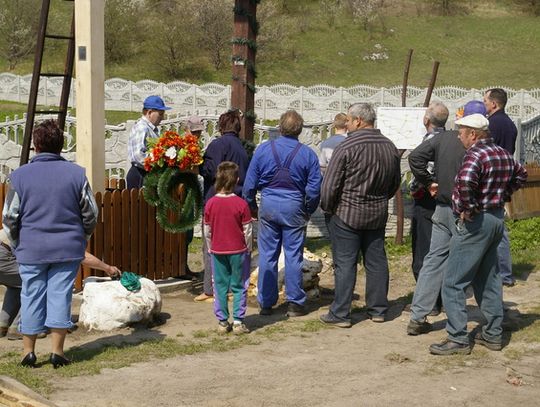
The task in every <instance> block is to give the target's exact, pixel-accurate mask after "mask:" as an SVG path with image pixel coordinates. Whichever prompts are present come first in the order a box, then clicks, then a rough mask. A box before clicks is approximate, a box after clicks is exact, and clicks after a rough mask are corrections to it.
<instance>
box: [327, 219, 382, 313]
mask: <svg viewBox="0 0 540 407" xmlns="http://www.w3.org/2000/svg"><path fill="white" fill-rule="evenodd" d="M328 229H329V232H330V240H331V241H332V257H333V260H334V265H335V271H334V272H335V296H334V301H333V302H332V305H330V314H331V315H332V316H333V317H335V318H336V319H339V320H342V321H349V322H350V320H351V303H352V299H353V294H354V287H355V284H356V272H357V264H358V255H359V254H360V253H362V260H363V264H364V268H365V270H366V305H367V308H368V313H369V314H370V315H371V316H383V315H384V314H386V311H387V310H388V281H389V274H388V259H387V258H386V252H385V250H384V233H385V231H384V228H382V229H376V230H357V229H353V228H351V227H349V226H348V225H346V224H345V223H343V221H342V220H341V219H340V218H339V217H337V216H336V215H333V216H332V217H331V218H330V222H329V223H328Z"/></svg>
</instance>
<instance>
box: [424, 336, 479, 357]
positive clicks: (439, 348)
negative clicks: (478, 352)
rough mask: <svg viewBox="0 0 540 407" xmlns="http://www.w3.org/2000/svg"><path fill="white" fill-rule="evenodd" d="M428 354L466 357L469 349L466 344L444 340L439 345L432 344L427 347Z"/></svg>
mask: <svg viewBox="0 0 540 407" xmlns="http://www.w3.org/2000/svg"><path fill="white" fill-rule="evenodd" d="M429 352H430V353H431V354H433V355H456V354H459V355H468V354H470V353H471V347H470V346H469V345H468V344H464V343H457V342H454V341H451V340H450V339H445V340H444V341H442V342H441V343H434V344H433V345H431V346H430V347H429Z"/></svg>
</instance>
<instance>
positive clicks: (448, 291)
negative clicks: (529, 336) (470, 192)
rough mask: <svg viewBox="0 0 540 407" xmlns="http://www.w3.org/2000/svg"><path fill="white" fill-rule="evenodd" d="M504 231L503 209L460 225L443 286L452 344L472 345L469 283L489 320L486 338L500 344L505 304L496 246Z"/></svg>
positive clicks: (447, 329) (458, 225) (484, 331)
mask: <svg viewBox="0 0 540 407" xmlns="http://www.w3.org/2000/svg"><path fill="white" fill-rule="evenodd" d="M503 231H504V212H503V210H502V209H500V210H496V211H491V212H480V213H477V214H475V215H474V217H473V220H472V221H471V222H464V223H461V222H457V226H456V234H455V235H454V236H453V237H452V240H451V242H450V255H449V257H448V268H447V272H446V274H445V277H444V284H443V302H444V306H445V308H446V316H447V317H448V322H447V324H446V331H447V332H448V339H450V340H451V341H453V342H457V343H461V344H468V343H469V337H468V334H467V308H466V295H465V289H466V288H467V287H468V286H469V285H470V284H472V287H473V289H474V296H475V298H476V302H477V304H478V306H479V307H480V310H481V311H482V314H483V315H484V317H485V318H486V320H487V324H486V325H484V327H483V328H482V331H483V335H484V338H486V339H487V340H488V341H492V342H499V343H500V342H501V339H502V327H501V324H502V320H503V302H502V283H501V275H500V273H499V270H498V267H497V246H498V245H499V243H500V241H501V238H502V235H503Z"/></svg>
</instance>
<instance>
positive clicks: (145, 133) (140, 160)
mask: <svg viewBox="0 0 540 407" xmlns="http://www.w3.org/2000/svg"><path fill="white" fill-rule="evenodd" d="M170 109H171V108H170V107H168V106H165V103H164V102H163V99H161V98H160V97H159V96H155V95H154V96H148V97H147V98H146V99H145V100H144V103H143V110H142V117H141V118H140V119H139V120H138V121H137V122H136V123H135V125H134V126H133V128H132V129H131V133H130V135H129V141H128V159H129V161H130V162H131V168H130V169H129V171H128V173H127V176H126V186H127V188H128V189H131V188H141V187H142V186H143V178H144V176H145V175H146V171H145V170H144V159H145V158H146V146H147V144H146V139H147V138H148V137H152V138H158V137H159V129H158V126H159V124H160V123H161V121H162V120H163V117H164V115H165V110H170Z"/></svg>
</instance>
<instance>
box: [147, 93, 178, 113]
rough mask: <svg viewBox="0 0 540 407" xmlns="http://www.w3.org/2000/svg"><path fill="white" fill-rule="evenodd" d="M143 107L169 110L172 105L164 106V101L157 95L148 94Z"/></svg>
mask: <svg viewBox="0 0 540 407" xmlns="http://www.w3.org/2000/svg"><path fill="white" fill-rule="evenodd" d="M143 108H144V109H153V110H171V109H172V107H168V106H165V102H163V99H161V98H160V97H159V96H155V95H154V96H148V97H147V98H146V99H144V103H143Z"/></svg>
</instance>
